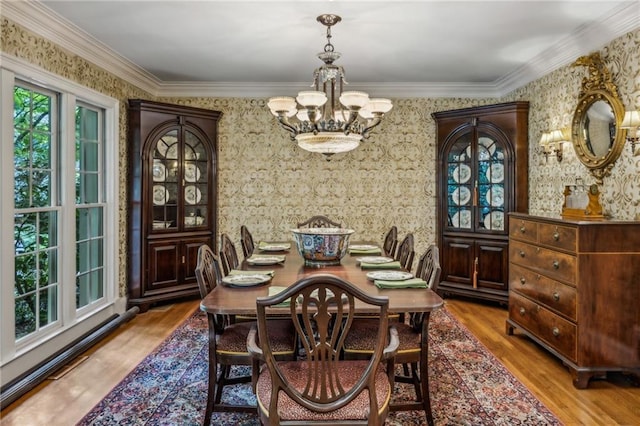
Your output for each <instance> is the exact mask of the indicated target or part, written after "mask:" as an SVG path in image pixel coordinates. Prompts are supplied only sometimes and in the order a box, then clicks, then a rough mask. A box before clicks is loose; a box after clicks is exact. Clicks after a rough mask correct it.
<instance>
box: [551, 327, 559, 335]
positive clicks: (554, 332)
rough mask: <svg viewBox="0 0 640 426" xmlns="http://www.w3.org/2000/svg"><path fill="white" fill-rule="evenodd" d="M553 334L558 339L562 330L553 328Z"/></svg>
mask: <svg viewBox="0 0 640 426" xmlns="http://www.w3.org/2000/svg"><path fill="white" fill-rule="evenodd" d="M551 332H552V333H553V335H554V336H556V337H558V336H559V335H560V329H558V327H553V330H551Z"/></svg>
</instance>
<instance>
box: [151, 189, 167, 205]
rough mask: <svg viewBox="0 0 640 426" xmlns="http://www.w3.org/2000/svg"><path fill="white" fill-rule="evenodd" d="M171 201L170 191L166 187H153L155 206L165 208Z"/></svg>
mask: <svg viewBox="0 0 640 426" xmlns="http://www.w3.org/2000/svg"><path fill="white" fill-rule="evenodd" d="M167 201H169V191H167V188H165V187H164V185H153V204H155V205H158V206H163V205H165V204H166V203H167Z"/></svg>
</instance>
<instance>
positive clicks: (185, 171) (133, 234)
mask: <svg viewBox="0 0 640 426" xmlns="http://www.w3.org/2000/svg"><path fill="white" fill-rule="evenodd" d="M220 116H221V113H220V112H217V111H210V110H204V109H199V108H192V107H183V106H177V105H171V104H165V103H158V102H150V101H144V100H130V101H129V143H130V146H129V150H130V151H129V153H130V158H129V176H128V178H129V235H128V242H129V256H128V259H127V260H128V304H129V305H130V306H133V305H137V306H140V308H141V310H143V311H144V310H146V309H148V307H149V306H150V305H151V304H153V303H156V302H159V301H164V300H169V299H176V298H180V297H186V296H191V295H198V294H199V290H198V285H197V282H196V277H195V274H194V270H195V267H196V261H197V253H198V248H199V247H200V246H201V245H202V244H208V245H209V246H211V247H212V248H214V250H215V235H216V229H215V224H216V137H217V123H218V120H219V118H220Z"/></svg>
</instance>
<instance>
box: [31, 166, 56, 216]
mask: <svg viewBox="0 0 640 426" xmlns="http://www.w3.org/2000/svg"><path fill="white" fill-rule="evenodd" d="M31 176H32V180H31V188H32V193H31V197H32V207H47V206H50V205H51V172H49V171H45V170H42V171H37V170H34V171H33V172H32V174H31Z"/></svg>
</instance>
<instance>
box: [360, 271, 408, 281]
mask: <svg viewBox="0 0 640 426" xmlns="http://www.w3.org/2000/svg"><path fill="white" fill-rule="evenodd" d="M367 278H369V279H370V280H386V281H404V280H408V279H411V278H413V274H412V273H411V272H404V271H371V272H367Z"/></svg>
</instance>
